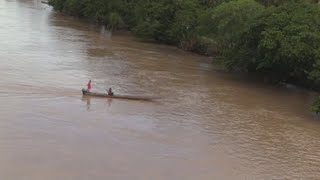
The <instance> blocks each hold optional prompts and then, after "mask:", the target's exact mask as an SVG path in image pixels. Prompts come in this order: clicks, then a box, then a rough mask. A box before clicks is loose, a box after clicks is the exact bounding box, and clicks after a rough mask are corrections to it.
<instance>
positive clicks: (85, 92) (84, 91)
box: [82, 89, 156, 101]
mask: <svg viewBox="0 0 320 180" xmlns="http://www.w3.org/2000/svg"><path fill="white" fill-rule="evenodd" d="M82 94H83V95H84V96H92V97H102V98H112V99H126V100H137V101H152V100H153V99H156V98H153V97H144V96H128V95H113V96H110V95H108V94H107V93H98V92H88V91H87V90H85V89H82Z"/></svg>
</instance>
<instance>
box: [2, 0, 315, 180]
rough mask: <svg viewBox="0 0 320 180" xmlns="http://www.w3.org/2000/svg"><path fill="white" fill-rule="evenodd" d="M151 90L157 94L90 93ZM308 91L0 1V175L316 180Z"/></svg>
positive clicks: (12, 179) (30, 179)
mask: <svg viewBox="0 0 320 180" xmlns="http://www.w3.org/2000/svg"><path fill="white" fill-rule="evenodd" d="M89 79H92V80H93V82H94V89H93V90H94V91H100V92H103V91H105V89H106V88H108V87H112V88H113V89H114V91H115V93H116V94H129V95H148V96H158V97H161V99H159V100H157V101H155V102H139V101H126V100H115V99H114V100H107V99H101V98H85V97H82V95H81V91H80V90H81V88H83V87H84V86H85V85H86V83H87V81H88V80H89ZM313 96H314V93H311V92H307V91H303V90H298V89H292V88H289V89H286V88H281V87H272V86H269V85H264V84H261V83H258V82H252V81H250V80H248V79H247V78H244V77H240V76H238V75H234V74H233V75H232V74H229V73H224V72H221V71H219V70H218V68H216V67H215V66H213V65H212V64H211V61H210V59H208V58H207V57H202V56H198V55H195V54H191V53H187V52H183V51H181V50H179V49H177V48H175V47H168V46H164V45H156V44H151V43H145V42H141V41H139V40H137V39H135V38H134V37H131V36H129V35H125V34H123V33H116V34H111V33H109V32H108V31H106V30H105V29H103V28H100V27H98V26H95V25H90V24H88V23H86V22H83V21H80V20H78V19H76V18H72V17H67V16H63V15H61V14H59V13H55V12H54V11H53V10H52V9H51V8H50V7H49V6H47V5H45V4H41V3H40V0H1V1H0V102H1V103H0V179H3V180H44V179H45V180H57V179H66V180H88V179H90V180H105V179H114V180H116V179H130V180H141V179H145V180H149V179H159V180H160V179H161V180H163V179H165V180H167V179H169V180H178V179H184V180H187V179H190V180H200V179H201V180H213V179H308V180H309V179H320V141H319V139H320V120H318V118H317V117H315V116H314V115H312V114H311V113H310V112H309V105H310V103H311V101H312V98H313Z"/></svg>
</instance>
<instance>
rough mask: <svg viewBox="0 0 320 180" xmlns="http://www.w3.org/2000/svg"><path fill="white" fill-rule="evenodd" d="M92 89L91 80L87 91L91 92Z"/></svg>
mask: <svg viewBox="0 0 320 180" xmlns="http://www.w3.org/2000/svg"><path fill="white" fill-rule="evenodd" d="M91 89H92V82H91V80H89V82H88V84H87V91H88V92H90V91H91Z"/></svg>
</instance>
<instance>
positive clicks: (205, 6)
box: [49, 0, 320, 109]
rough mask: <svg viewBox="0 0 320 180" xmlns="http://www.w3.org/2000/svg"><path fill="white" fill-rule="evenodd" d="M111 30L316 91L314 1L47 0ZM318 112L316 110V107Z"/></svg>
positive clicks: (317, 10) (319, 46) (319, 19)
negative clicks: (209, 57)
mask: <svg viewBox="0 0 320 180" xmlns="http://www.w3.org/2000/svg"><path fill="white" fill-rule="evenodd" d="M49 3H50V4H51V5H52V6H53V7H54V8H55V9H56V10H58V11H62V12H64V13H67V14H71V15H74V16H79V17H85V18H90V19H94V20H96V21H98V22H100V23H104V24H106V25H108V27H109V28H110V29H120V28H125V29H128V30H130V31H131V32H133V34H134V35H136V36H138V37H141V38H145V39H154V40H156V41H159V42H161V43H167V44H172V45H176V46H179V47H180V48H183V49H185V50H189V51H195V52H198V53H201V54H208V55H215V57H216V58H215V59H217V60H219V62H221V63H222V64H223V65H224V66H225V67H226V68H227V69H230V70H238V71H245V72H249V73H250V72H253V73H257V74H261V75H263V76H264V77H265V79H266V80H270V81H271V82H280V81H281V82H289V83H294V84H298V85H303V86H307V87H313V88H314V87H318V88H319V87H320V86H319V85H320V83H319V82H320V81H319V80H320V5H319V1H318V0H49ZM318 104H319V109H320V103H318Z"/></svg>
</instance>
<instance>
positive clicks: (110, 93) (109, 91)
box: [107, 88, 113, 96]
mask: <svg viewBox="0 0 320 180" xmlns="http://www.w3.org/2000/svg"><path fill="white" fill-rule="evenodd" d="M107 91H108V96H113V92H112V89H111V88H109V90H107Z"/></svg>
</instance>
